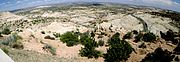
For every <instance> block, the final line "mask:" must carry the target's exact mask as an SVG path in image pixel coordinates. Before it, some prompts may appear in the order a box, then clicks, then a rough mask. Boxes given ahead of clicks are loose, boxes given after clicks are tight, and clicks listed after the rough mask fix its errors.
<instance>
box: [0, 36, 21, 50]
mask: <svg viewBox="0 0 180 62" xmlns="http://www.w3.org/2000/svg"><path fill="white" fill-rule="evenodd" d="M21 39H22V37H20V36H18V35H17V34H12V35H10V36H9V37H7V38H5V39H1V40H0V42H1V43H2V44H3V45H6V46H10V47H12V48H16V49H23V48H24V46H23V44H22V43H21V42H20V40H21Z"/></svg>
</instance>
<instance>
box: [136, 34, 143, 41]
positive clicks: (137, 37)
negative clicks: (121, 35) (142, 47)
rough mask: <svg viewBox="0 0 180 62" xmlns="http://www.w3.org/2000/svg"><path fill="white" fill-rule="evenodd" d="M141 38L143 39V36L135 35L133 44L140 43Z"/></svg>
mask: <svg viewBox="0 0 180 62" xmlns="http://www.w3.org/2000/svg"><path fill="white" fill-rule="evenodd" d="M142 37H143V34H141V33H139V34H138V35H136V36H135V37H134V38H135V40H134V42H138V41H141V39H142Z"/></svg>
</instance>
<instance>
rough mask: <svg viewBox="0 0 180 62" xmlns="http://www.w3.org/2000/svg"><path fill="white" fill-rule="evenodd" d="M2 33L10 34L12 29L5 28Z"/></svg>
mask: <svg viewBox="0 0 180 62" xmlns="http://www.w3.org/2000/svg"><path fill="white" fill-rule="evenodd" d="M1 33H2V34H6V35H8V34H11V31H10V30H9V29H8V28H4V29H3V31H2V32H1Z"/></svg>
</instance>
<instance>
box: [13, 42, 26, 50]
mask: <svg viewBox="0 0 180 62" xmlns="http://www.w3.org/2000/svg"><path fill="white" fill-rule="evenodd" d="M11 47H12V48H16V49H23V48H24V46H23V44H22V43H21V42H15V43H13V44H12V45H11Z"/></svg>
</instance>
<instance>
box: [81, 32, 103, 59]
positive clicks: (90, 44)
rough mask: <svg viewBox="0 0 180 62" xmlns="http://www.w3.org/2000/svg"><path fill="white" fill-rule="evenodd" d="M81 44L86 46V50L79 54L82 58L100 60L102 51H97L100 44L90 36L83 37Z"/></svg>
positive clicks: (82, 49)
mask: <svg viewBox="0 0 180 62" xmlns="http://www.w3.org/2000/svg"><path fill="white" fill-rule="evenodd" d="M80 42H81V44H82V45H84V48H81V50H80V53H79V54H80V55H81V56H82V57H88V58H98V57H99V56H101V55H102V54H101V52H100V51H97V50H95V48H96V47H98V43H97V42H96V41H95V40H94V38H91V37H90V36H89V35H88V34H84V35H81V38H80Z"/></svg>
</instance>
